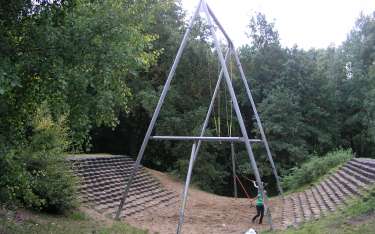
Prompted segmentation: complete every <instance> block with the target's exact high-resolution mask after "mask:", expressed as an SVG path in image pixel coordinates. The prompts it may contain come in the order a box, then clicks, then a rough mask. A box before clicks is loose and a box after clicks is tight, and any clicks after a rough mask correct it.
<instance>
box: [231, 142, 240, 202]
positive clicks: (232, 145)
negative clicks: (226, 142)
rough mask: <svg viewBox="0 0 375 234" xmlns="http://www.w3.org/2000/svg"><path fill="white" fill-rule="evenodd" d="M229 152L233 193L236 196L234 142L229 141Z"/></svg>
mask: <svg viewBox="0 0 375 234" xmlns="http://www.w3.org/2000/svg"><path fill="white" fill-rule="evenodd" d="M230 152H231V156H232V173H233V193H234V197H238V194H237V182H236V160H235V156H234V143H233V142H231V143H230Z"/></svg>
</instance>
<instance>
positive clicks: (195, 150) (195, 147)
mask: <svg viewBox="0 0 375 234" xmlns="http://www.w3.org/2000/svg"><path fill="white" fill-rule="evenodd" d="M228 55H229V50H228V51H227V53H226V55H225V60H226V59H227V57H228ZM222 78H223V69H221V71H220V74H219V79H218V80H217V82H216V86H215V90H214V93H213V95H212V98H211V102H210V106H209V107H208V110H207V114H206V118H205V120H204V122H203V125H202V129H201V134H200V136H201V137H202V136H204V133H205V131H206V128H207V125H208V121H209V120H210V116H211V113H212V109H213V106H214V103H215V99H216V96H217V93H218V91H219V89H220V83H221V80H222ZM201 144H202V140H199V141H198V143H197V144H195V143H194V144H193V147H192V150H191V156H190V161H189V169H188V173H187V176H186V180H185V188H184V192H183V196H182V204H181V207H180V217H179V220H178V226H177V233H178V234H179V233H181V229H182V225H183V223H184V215H185V206H186V200H187V194H188V189H189V185H190V181H191V176H192V170H193V167H194V163H195V160H196V159H197V155H198V152H199V148H200V146H201Z"/></svg>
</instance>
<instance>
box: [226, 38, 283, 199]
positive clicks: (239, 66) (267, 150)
mask: <svg viewBox="0 0 375 234" xmlns="http://www.w3.org/2000/svg"><path fill="white" fill-rule="evenodd" d="M231 50H232V51H233V54H234V57H235V60H236V65H237V67H238V70H239V71H240V75H241V80H242V82H243V84H244V85H245V89H246V93H247V97H248V98H249V100H250V103H251V107H252V109H253V112H254V115H255V119H256V121H257V125H258V127H259V131H260V135H261V137H262V142H263V143H264V147H265V148H266V152H267V157H268V161H269V162H270V164H271V167H272V171H273V174H274V176H275V179H276V183H277V187H278V189H279V192H280V195H281V196H283V189H282V187H281V184H280V179H279V175H278V174H277V170H276V166H275V163H274V161H273V158H272V154H271V150H270V147H269V145H268V141H267V138H266V134H265V133H264V129H263V125H262V122H261V121H260V117H259V114H258V111H257V108H256V106H255V102H254V99H253V95H252V94H251V91H250V87H249V84H248V82H247V79H246V76H245V73H244V71H243V68H242V65H241V61H240V58H239V56H238V53H237V51H236V50H235V49H234V45H233V44H232V48H231Z"/></svg>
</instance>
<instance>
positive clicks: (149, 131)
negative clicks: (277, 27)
mask: <svg viewBox="0 0 375 234" xmlns="http://www.w3.org/2000/svg"><path fill="white" fill-rule="evenodd" d="M202 1H203V0H200V1H199V5H198V7H197V9H196V11H195V13H194V14H193V16H192V18H191V20H190V23H189V26H188V28H187V30H186V32H185V35H184V37H183V39H182V42H181V45H180V48H179V49H178V52H177V55H176V58H175V60H174V62H173V65H172V68H171V70H170V72H169V75H168V78H167V81H166V82H165V85H164V88H163V91H162V93H161V95H160V98H159V102H158V104H157V106H156V109H155V112H154V114H153V116H152V119H151V122H150V125H149V126H148V129H147V132H146V135H145V138H144V139H143V143H142V146H141V149H140V150H139V153H138V156H137V160H136V161H135V163H134V166H133V170H132V172H131V174H130V177H129V180H128V183H127V185H126V187H125V190H124V193H123V195H122V198H121V201H120V205H119V207H118V209H117V212H116V219H117V220H118V219H120V214H121V210H122V208H123V207H124V205H125V201H126V198H127V196H128V193H129V189H130V186H131V184H132V182H133V179H134V176H135V174H136V173H137V171H138V168H139V165H140V163H141V160H142V158H143V154H144V151H145V149H146V146H147V144H148V141H149V139H150V136H151V133H152V130H153V129H154V126H155V122H156V119H157V118H158V116H159V112H160V109H161V106H162V105H163V102H164V99H165V96H166V95H167V92H168V89H169V86H170V83H171V81H172V78H173V76H174V74H175V72H176V68H177V65H178V63H179V61H180V59H181V55H182V52H183V51H184V49H185V47H186V44H187V40H188V36H189V34H190V32H191V29H192V27H193V23H194V21H195V18H196V17H197V16H198V13H199V10H200V8H201V4H202Z"/></svg>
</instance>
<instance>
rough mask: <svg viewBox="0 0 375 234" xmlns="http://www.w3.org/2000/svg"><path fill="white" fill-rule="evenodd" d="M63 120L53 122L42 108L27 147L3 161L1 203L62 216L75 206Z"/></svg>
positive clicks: (10, 154) (72, 179) (0, 182)
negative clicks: (67, 160) (66, 155)
mask: <svg viewBox="0 0 375 234" xmlns="http://www.w3.org/2000/svg"><path fill="white" fill-rule="evenodd" d="M64 125H65V124H64V119H63V118H60V119H59V120H57V121H53V120H52V118H51V115H50V114H49V113H48V110H47V108H46V107H44V106H42V107H41V108H40V109H39V110H38V113H37V114H36V117H35V118H34V121H33V123H32V127H31V129H32V130H31V134H30V136H29V138H28V141H27V144H26V145H23V146H22V147H21V146H19V147H17V148H16V149H13V150H11V151H8V152H7V153H6V154H5V155H4V156H3V157H1V158H0V202H3V203H7V204H14V203H15V204H17V205H23V206H25V207H29V208H33V209H37V210H46V211H50V212H63V211H65V210H67V209H70V208H72V207H74V206H75V199H74V194H75V191H74V178H73V175H72V174H71V172H70V171H69V168H68V165H67V164H66V162H65V160H64V155H63V153H64V151H65V150H66V149H67V147H68V145H69V144H68V141H67V130H66V129H65V128H64Z"/></svg>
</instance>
